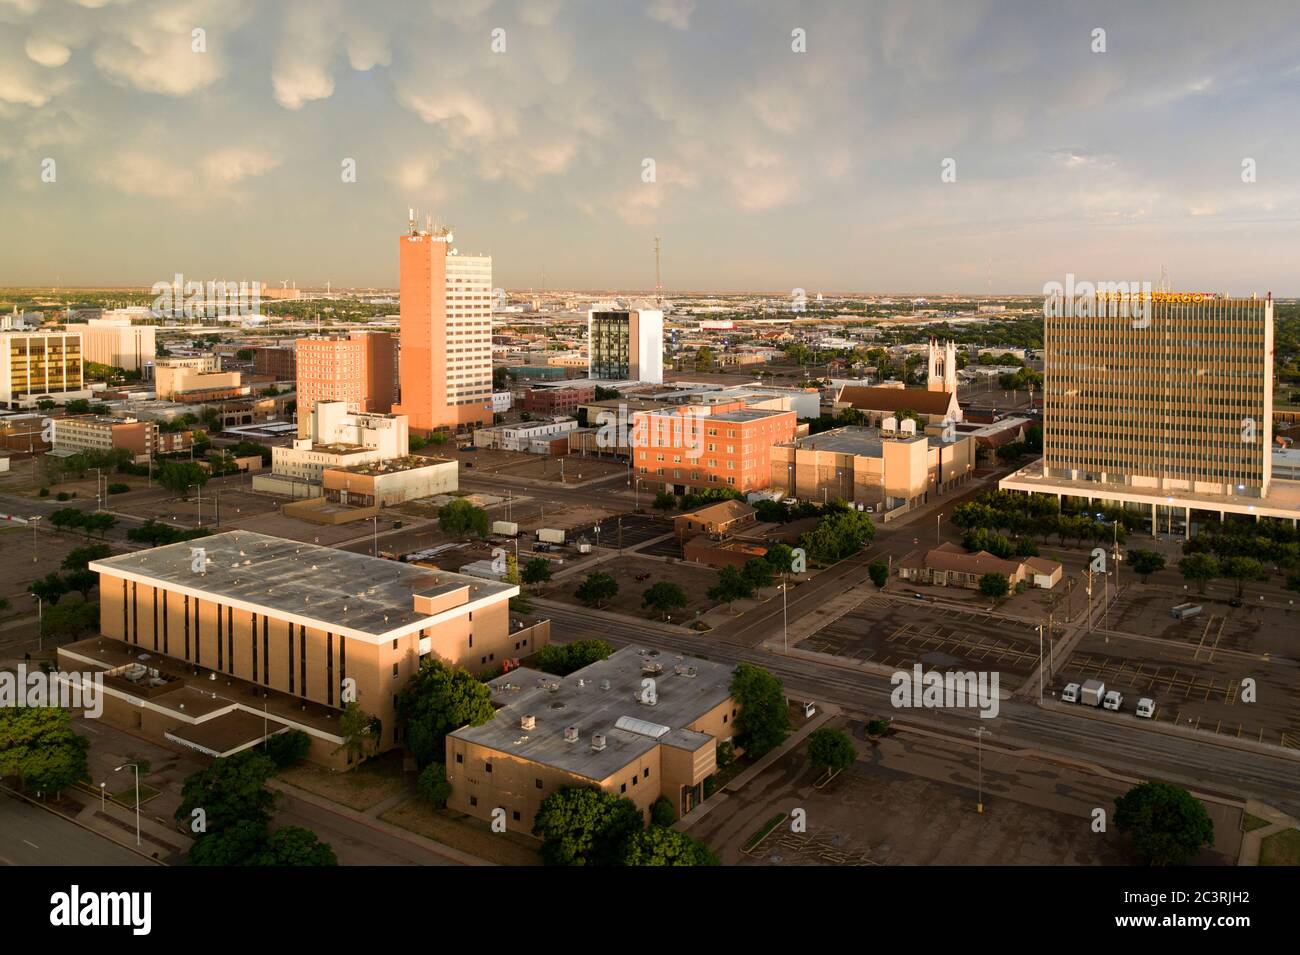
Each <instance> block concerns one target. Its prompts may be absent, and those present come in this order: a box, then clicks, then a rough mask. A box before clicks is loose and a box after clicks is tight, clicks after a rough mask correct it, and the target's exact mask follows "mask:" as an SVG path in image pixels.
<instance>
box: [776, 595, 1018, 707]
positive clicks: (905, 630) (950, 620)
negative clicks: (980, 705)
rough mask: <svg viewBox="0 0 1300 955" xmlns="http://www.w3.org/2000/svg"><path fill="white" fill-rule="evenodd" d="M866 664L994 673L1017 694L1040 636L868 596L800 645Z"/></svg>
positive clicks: (972, 615)
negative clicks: (992, 671) (918, 665)
mask: <svg viewBox="0 0 1300 955" xmlns="http://www.w3.org/2000/svg"><path fill="white" fill-rule="evenodd" d="M799 647H800V649H804V650H814V651H817V652H819V653H830V654H834V655H835V656H841V657H846V658H848V659H851V660H856V661H858V662H863V663H874V664H879V665H881V666H886V667H891V668H894V669H900V670H902V669H908V668H910V667H912V666H914V665H915V664H917V663H920V664H921V665H923V666H926V667H939V668H945V669H970V670H993V669H996V670H997V671H998V672H999V673H1000V674H1001V677H1000V679H1001V680H1002V681H1003V688H1004V689H1007V690H1011V689H1014V688H1015V687H1016V686H1019V685H1020V684H1021V683H1022V682H1024V680H1025V678H1026V677H1028V676H1029V675H1030V674H1031V673H1033V671H1034V669H1035V668H1036V667H1037V666H1038V631H1037V630H1035V629H1033V628H1032V627H1028V626H1026V625H1025V624H1021V623H1016V622H1013V621H1008V620H1003V619H1000V618H996V617H989V616H987V615H985V614H983V613H979V612H977V611H972V610H959V609H949V608H944V607H935V606H932V605H928V604H924V603H922V602H921V601H917V602H916V604H915V605H913V604H910V603H907V602H904V601H901V600H893V599H890V598H887V597H868V598H867V599H866V600H864V601H863V602H862V603H860V604H858V606H857V607H855V608H854V609H853V610H851V611H849V612H848V613H847V614H845V615H844V616H842V617H840V618H839V619H838V620H836V621H835V622H833V623H831V624H829V625H828V626H826V627H823V628H822V629H821V630H819V631H817V632H816V633H814V634H812V635H811V636H810V637H808V638H807V639H805V640H803V641H802V642H801V643H800V644H799Z"/></svg>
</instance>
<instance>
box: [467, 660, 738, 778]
mask: <svg viewBox="0 0 1300 955" xmlns="http://www.w3.org/2000/svg"><path fill="white" fill-rule="evenodd" d="M655 665H658V666H660V667H661V668H662V669H660V670H659V671H658V672H651V670H650V669H649V668H650V667H653V666H655ZM678 667H681V668H683V669H685V668H687V667H690V668H693V669H694V673H695V675H694V676H687V675H685V673H678V672H677V668H678ZM733 669H734V668H733V667H731V666H729V665H726V664H722V663H711V662H709V661H707V660H701V659H699V658H698V657H688V656H683V655H681V654H674V653H664V652H660V651H658V650H645V649H641V648H639V647H624V648H623V649H621V650H618V651H617V652H615V653H614V654H613V655H611V656H610V657H609V659H607V660H602V661H600V662H599V663H593V664H591V666H588V667H584V668H583V669H581V670H579V671H577V672H576V673H571V674H569V675H568V676H565V677H560V676H551V675H550V674H546V673H539V672H538V671H536V670H528V669H523V670H516V671H512V672H510V673H507V674H504V675H502V676H501V677H498V678H497V679H495V680H493V681H492V684H491V685H492V687H493V694H492V698H493V702H494V703H496V704H497V705H498V706H500V707H501V709H499V710H498V711H497V715H496V718H495V719H493V720H492V721H490V722H488V723H485V724H483V725H482V726H467V727H464V728H462V729H459V730H456V731H455V732H454V733H452V734H450V735H451V736H453V737H455V738H456V739H463V740H467V741H469V742H472V743H477V744H479V745H480V746H485V747H488V748H489V749H494V750H496V751H498V752H501V753H506V754H509V755H512V756H518V757H519V758H521V759H527V760H532V761H534V762H537V763H542V764H545V765H547V766H554V767H555V768H557V769H562V770H565V771H567V772H571V773H574V774H576V775H579V776H583V777H586V778H587V779H591V780H602V779H606V778H607V777H609V776H611V775H612V774H614V773H615V772H617V771H618V770H620V769H622V768H623V767H624V766H626V765H627V764H628V763H629V762H630V761H631V760H633V759H635V758H636V757H638V756H640V755H641V754H643V753H646V752H648V751H649V750H651V749H653V748H654V747H655V746H657V745H658V744H659V743H661V742H662V743H664V744H666V745H670V746H677V747H679V748H683V749H686V750H689V751H692V752H693V751H694V750H696V749H698V748H699V747H700V746H701V745H704V743H705V742H707V740H708V737H707V736H706V735H705V734H702V733H697V732H694V731H690V730H686V729H685V727H686V725H687V724H689V723H693V722H694V721H695V720H697V719H699V718H700V717H701V716H703V715H704V714H705V713H707V712H708V711H709V710H711V709H713V708H714V707H715V706H717V705H718V704H720V703H722V702H723V701H724V700H726V699H727V698H728V697H730V696H731V675H732V671H733ZM646 677H650V678H652V679H654V681H655V691H656V695H657V702H656V704H655V705H654V706H650V705H647V704H645V703H641V702H640V701H639V697H640V693H641V681H642V679H644V678H646ZM604 681H608V689H602V684H603V683H604ZM523 716H533V717H535V718H536V720H537V725H536V727H535V728H534V729H531V730H525V729H521V728H520V718H521V717H523ZM620 717H631V718H632V719H635V720H644V721H646V722H648V723H651V724H658V725H659V726H661V727H666V728H667V733H665V734H664V735H662V736H660V737H654V736H649V735H645V734H644V733H641V732H635V731H633V730H629V729H620V728H617V727H616V726H615V724H616V723H617V722H618V720H619V718H620ZM568 726H576V727H577V728H578V740H577V742H572V743H570V742H566V741H565V739H564V730H565V728H566V727H568ZM596 733H600V734H604V736H605V748H604V749H603V750H593V749H592V748H591V738H592V735H593V734H596Z"/></svg>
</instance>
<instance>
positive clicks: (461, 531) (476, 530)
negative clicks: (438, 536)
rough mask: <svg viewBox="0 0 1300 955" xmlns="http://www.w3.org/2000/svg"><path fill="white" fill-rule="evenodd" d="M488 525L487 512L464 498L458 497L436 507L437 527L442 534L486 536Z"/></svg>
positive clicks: (489, 523)
mask: <svg viewBox="0 0 1300 955" xmlns="http://www.w3.org/2000/svg"><path fill="white" fill-rule="evenodd" d="M490 526H491V521H489V520H488V512H487V511H485V510H484V509H483V508H481V507H475V506H474V505H473V504H471V503H470V502H469V501H467V500H465V499H464V498H459V497H458V498H456V500H454V501H449V502H448V503H446V504H444V505H443V506H442V507H440V508H438V527H439V528H441V529H442V532H443V533H444V534H450V535H451V536H453V537H464V536H467V535H469V534H476V535H478V536H479V537H487V535H488V528H489V527H490Z"/></svg>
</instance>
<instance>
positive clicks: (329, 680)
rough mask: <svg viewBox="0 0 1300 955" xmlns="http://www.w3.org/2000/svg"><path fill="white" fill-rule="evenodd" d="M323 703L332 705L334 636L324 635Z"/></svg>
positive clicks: (330, 634)
mask: <svg viewBox="0 0 1300 955" xmlns="http://www.w3.org/2000/svg"><path fill="white" fill-rule="evenodd" d="M325 702H326V703H328V704H329V705H330V706H333V705H334V634H332V633H327V634H325Z"/></svg>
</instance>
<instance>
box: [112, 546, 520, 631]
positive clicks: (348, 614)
mask: <svg viewBox="0 0 1300 955" xmlns="http://www.w3.org/2000/svg"><path fill="white" fill-rule="evenodd" d="M198 547H201V548H203V550H204V553H205V556H206V569H205V570H204V572H203V573H195V572H194V571H193V570H191V569H190V564H191V561H192V559H193V557H192V551H193V549H194V548H198ZM90 569H91V570H94V571H99V572H104V571H107V572H109V573H112V572H113V571H118V572H122V571H127V572H130V573H133V574H136V575H139V576H142V577H146V578H149V579H150V580H153V581H157V582H158V585H159V586H163V587H166V586H167V585H169V584H170V585H174V586H177V587H184V588H187V589H189V590H191V591H198V592H199V593H201V594H204V595H206V596H208V597H210V598H211V599H214V600H222V599H224V600H228V601H229V600H238V601H242V602H244V603H249V604H255V605H257V606H260V607H265V608H266V610H267V612H269V613H272V614H275V613H280V614H292V615H294V616H296V617H305V618H308V619H309V620H312V621H314V622H315V623H316V625H317V626H319V627H320V628H321V629H323V630H333V631H334V632H339V628H340V627H341V628H345V629H347V630H352V631H355V632H360V633H364V634H370V635H373V636H380V635H382V634H385V633H388V632H390V631H393V630H397V629H399V628H401V627H404V626H406V625H408V624H413V623H416V622H417V621H420V620H423V619H426V618H425V617H424V615H423V614H418V613H416V612H415V606H414V595H415V594H421V595H424V596H433V595H437V594H440V593H446V592H448V591H452V590H455V589H457V588H460V587H469V588H470V591H469V599H470V600H479V599H482V598H485V597H489V596H492V595H493V594H498V593H501V594H504V593H506V592H507V591H513V590H514V589H515V588H514V586H513V585H511V584H499V583H496V582H493V581H488V580H483V579H481V578H478V577H467V576H465V575H462V574H456V573H451V572H449V571H444V570H432V569H429V568H422V567H415V566H412V565H410V564H403V563H399V562H397V561H392V560H384V559H383V558H381V557H369V556H367V555H365V554H353V553H349V552H348V551H344V550H336V549H335V548H333V547H321V546H319V545H317V544H304V543H300V542H298V541H292V540H284V539H283V538H279V537H270V536H268V535H266V534H257V533H254V532H253V531H242V530H239V531H226V532H225V533H223V534H214V535H213V536H211V537H202V538H198V539H196V540H192V541H183V542H181V543H178V544H167V545H165V546H163V547H154V548H152V549H150V550H144V551H136V552H135V553H130V554H119V555H117V556H116V557H108V558H105V559H104V560H97V561H94V562H92V563H91V565H90Z"/></svg>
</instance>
